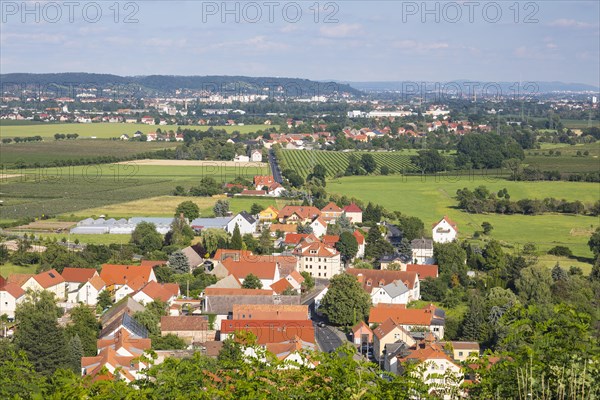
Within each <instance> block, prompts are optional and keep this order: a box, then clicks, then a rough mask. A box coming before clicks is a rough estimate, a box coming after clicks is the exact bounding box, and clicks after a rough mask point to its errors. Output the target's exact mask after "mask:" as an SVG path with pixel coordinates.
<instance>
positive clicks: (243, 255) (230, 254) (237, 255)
mask: <svg viewBox="0 0 600 400" xmlns="http://www.w3.org/2000/svg"><path fill="white" fill-rule="evenodd" d="M252 255H253V254H252V252H251V251H250V250H229V249H217V251H216V252H215V255H214V256H213V257H212V259H213V260H219V261H223V260H224V259H226V258H231V259H233V260H241V259H249V258H250V257H252Z"/></svg>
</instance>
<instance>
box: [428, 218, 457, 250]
mask: <svg viewBox="0 0 600 400" xmlns="http://www.w3.org/2000/svg"><path fill="white" fill-rule="evenodd" d="M431 234H432V237H433V241H434V242H435V243H448V242H453V241H454V240H456V236H457V235H458V225H456V222H454V221H452V220H451V219H450V218H448V217H446V216H444V218H442V219H441V220H439V221H438V222H437V223H435V224H433V225H432V229H431Z"/></svg>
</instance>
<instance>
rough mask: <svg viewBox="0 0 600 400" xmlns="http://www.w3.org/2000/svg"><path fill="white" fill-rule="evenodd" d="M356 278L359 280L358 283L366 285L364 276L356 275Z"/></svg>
mask: <svg viewBox="0 0 600 400" xmlns="http://www.w3.org/2000/svg"><path fill="white" fill-rule="evenodd" d="M356 278H357V279H358V282H359V283H360V284H363V283H364V276H363V274H358V275H356Z"/></svg>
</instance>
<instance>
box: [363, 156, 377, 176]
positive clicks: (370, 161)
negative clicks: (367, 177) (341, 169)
mask: <svg viewBox="0 0 600 400" xmlns="http://www.w3.org/2000/svg"><path fill="white" fill-rule="evenodd" d="M360 162H361V164H362V167H363V168H364V170H365V171H367V174H371V173H373V172H375V170H376V169H377V162H375V158H373V156H372V155H371V154H363V155H362V156H361V158H360Z"/></svg>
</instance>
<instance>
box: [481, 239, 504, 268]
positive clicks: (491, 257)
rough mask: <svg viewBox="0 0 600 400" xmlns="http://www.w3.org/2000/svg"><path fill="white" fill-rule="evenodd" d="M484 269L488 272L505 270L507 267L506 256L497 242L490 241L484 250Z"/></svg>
mask: <svg viewBox="0 0 600 400" xmlns="http://www.w3.org/2000/svg"><path fill="white" fill-rule="evenodd" d="M482 255H483V268H484V269H485V270H487V271H491V270H494V269H498V270H503V269H504V268H505V267H506V255H505V254H504V251H502V246H501V245H500V242H498V241H497V240H490V241H489V242H488V244H487V245H486V246H485V248H484V249H483V253H482Z"/></svg>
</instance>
